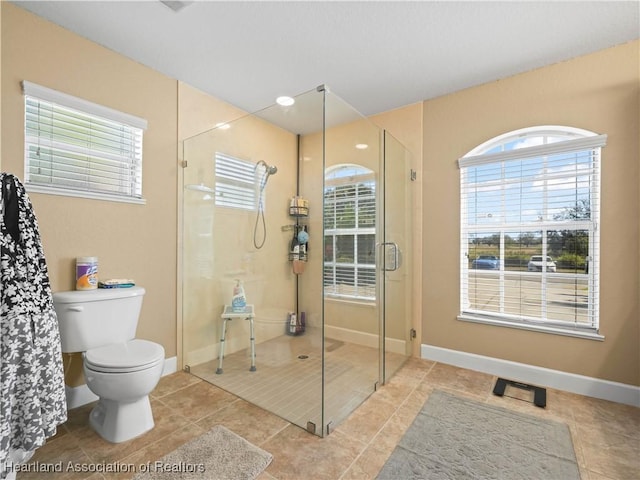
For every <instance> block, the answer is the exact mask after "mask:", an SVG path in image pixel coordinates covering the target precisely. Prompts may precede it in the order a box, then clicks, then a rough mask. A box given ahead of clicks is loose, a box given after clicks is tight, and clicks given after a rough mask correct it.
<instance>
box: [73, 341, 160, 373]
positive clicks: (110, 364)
mask: <svg viewBox="0 0 640 480" xmlns="http://www.w3.org/2000/svg"><path fill="white" fill-rule="evenodd" d="M163 360H164V348H162V346H161V345H159V344H157V343H154V342H149V341H147V340H138V339H135V340H130V341H128V342H126V343H116V344H113V345H106V346H104V347H98V348H93V349H91V350H87V351H86V352H85V355H84V363H85V366H86V367H87V368H88V369H89V370H93V371H95V372H104V373H128V372H138V371H140V370H146V369H147V368H150V367H153V366H154V365H156V364H158V363H159V362H161V361H163Z"/></svg>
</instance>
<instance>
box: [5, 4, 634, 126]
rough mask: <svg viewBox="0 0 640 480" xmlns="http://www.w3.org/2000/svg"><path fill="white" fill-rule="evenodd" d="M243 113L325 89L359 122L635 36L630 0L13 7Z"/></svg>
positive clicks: (23, 5)
mask: <svg viewBox="0 0 640 480" xmlns="http://www.w3.org/2000/svg"><path fill="white" fill-rule="evenodd" d="M13 3H15V4H17V5H19V6H20V7H22V8H24V9H26V10H30V11H31V12H33V13H35V14H36V15H39V16H41V17H44V18H46V19H48V20H50V21H52V22H54V23H56V24H58V25H61V26H63V27H64V28H66V29H68V30H71V31H73V32H76V33H77V34H79V35H81V36H83V37H86V38H88V39H90V40H93V41H94V42H97V43H99V44H101V45H104V46H105V47H107V48H109V49H111V50H114V51H116V52H119V53H121V54H123V55H125V56H127V57H130V58H132V59H134V60H136V61H138V62H139V63H142V64H144V65H147V66H149V67H151V68H153V69H155V70H157V71H159V72H162V73H163V74H166V75H168V76H170V77H172V78H176V79H179V80H182V81H184V82H186V83H188V84H190V85H192V86H194V87H196V88H198V89H200V90H202V91H204V92H207V93H210V94H211V95H213V96H215V97H217V98H219V99H222V100H224V101H226V102H228V103H230V104H232V105H235V106H237V107H240V108H241V109H243V110H245V111H248V112H255V111H257V110H261V109H263V108H265V107H268V106H269V105H272V104H273V103H274V100H275V98H276V97H277V96H280V95H290V96H295V95H297V94H300V93H303V92H306V91H308V90H312V89H315V88H316V87H317V86H318V85H321V84H324V85H326V86H328V88H329V89H330V90H331V91H332V92H333V93H335V94H336V95H338V96H339V97H341V98H342V99H343V100H344V101H346V102H347V103H349V104H350V105H352V106H353V107H354V108H355V109H356V110H358V111H359V112H360V113H362V114H364V115H371V114H375V113H379V112H383V111H387V110H391V109H394V108H398V107H401V106H404V105H408V104H412V103H415V102H419V101H421V100H425V99H430V98H434V97H438V96H441V95H445V94H448V93H451V92H454V91H458V90H461V89H464V88H468V87H472V86H475V85H479V84H482V83H486V82H491V81H495V80H498V79H502V78H505V77H508V76H511V75H515V74H517V73H521V72H525V71H529V70H532V69H535V68H539V67H542V66H545V65H549V64H552V63H556V62H561V61H564V60H568V59H570V58H574V57H577V56H580V55H585V54H588V53H591V52H594V51H597V50H602V49H604V48H608V47H611V46H614V45H618V44H621V43H625V42H628V41H630V40H634V39H637V38H639V37H640V13H639V12H640V2H638V1H637V0H636V1H626V2H615V1H601V2H599V1H575V0H574V1H568V2H564V1H533V2H523V1H502V2H484V1H470V2H457V1H439V2H435V1H414V2H408V1H391V2H381V1H356V2H344V1H323V2H320V1H304V2H289V1H280V2H270V1H258V2H244V1H234V2H222V1H194V2H167V3H171V4H181V3H182V4H184V5H183V7H184V8H182V9H180V10H178V11H174V10H173V9H172V8H169V7H168V6H167V5H165V4H164V3H162V2H160V1H157V0H148V1H126V2H118V1H70V2H60V1H46V2H38V1H26V2H22V1H15V2H13Z"/></svg>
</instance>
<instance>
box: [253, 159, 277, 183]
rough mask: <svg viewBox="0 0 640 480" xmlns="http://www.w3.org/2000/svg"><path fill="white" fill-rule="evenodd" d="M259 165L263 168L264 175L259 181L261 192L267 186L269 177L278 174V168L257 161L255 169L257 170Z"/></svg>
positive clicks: (262, 161)
mask: <svg viewBox="0 0 640 480" xmlns="http://www.w3.org/2000/svg"><path fill="white" fill-rule="evenodd" d="M260 165H262V166H263V167H264V173H263V174H262V177H261V179H260V191H262V190H264V187H266V186H267V180H269V177H270V176H271V175H273V174H275V173H277V172H278V167H276V166H275V165H267V162H265V161H264V160H258V163H256V168H255V169H256V170H258V167H259V166H260Z"/></svg>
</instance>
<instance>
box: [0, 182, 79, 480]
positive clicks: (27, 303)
mask: <svg viewBox="0 0 640 480" xmlns="http://www.w3.org/2000/svg"><path fill="white" fill-rule="evenodd" d="M0 179H1V182H2V199H1V201H0V208H1V210H2V215H0V223H1V227H2V228H1V232H0V246H1V257H0V262H1V263H0V267H1V268H0V301H1V307H0V478H1V479H4V478H6V477H8V476H9V477H12V476H13V475H12V471H13V472H14V471H15V469H14V468H13V467H14V462H16V461H18V462H19V461H21V460H22V461H24V460H26V459H28V458H29V457H30V456H31V455H32V454H33V452H34V451H35V450H36V449H37V448H38V447H41V446H42V445H44V443H45V441H46V439H47V438H49V437H51V436H53V435H55V433H56V428H57V426H58V425H60V424H61V423H63V422H65V421H66V420H67V404H66V400H65V388H64V373H63V368H62V353H61V345H60V332H59V330H58V322H57V317H56V314H55V310H54V308H53V297H52V295H51V286H50V284H49V276H48V273H47V265H46V262H45V258H44V251H43V249H42V243H41V241H40V234H39V232H38V224H37V221H36V217H35V214H34V212H33V207H32V205H31V201H30V200H29V197H28V196H27V193H26V191H25V189H24V186H23V185H22V184H21V183H20V181H19V180H18V179H17V178H16V177H15V176H13V175H11V174H6V173H2V174H0Z"/></svg>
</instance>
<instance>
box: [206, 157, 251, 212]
mask: <svg viewBox="0 0 640 480" xmlns="http://www.w3.org/2000/svg"><path fill="white" fill-rule="evenodd" d="M215 164H216V172H215V173H216V187H215V190H216V206H218V207H229V208H239V209H241V210H256V208H257V203H258V200H259V198H258V196H259V192H258V190H257V182H256V164H255V163H253V162H251V161H249V160H243V159H241V158H236V157H232V156H231V155H226V154H224V153H220V152H216V159H215Z"/></svg>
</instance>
